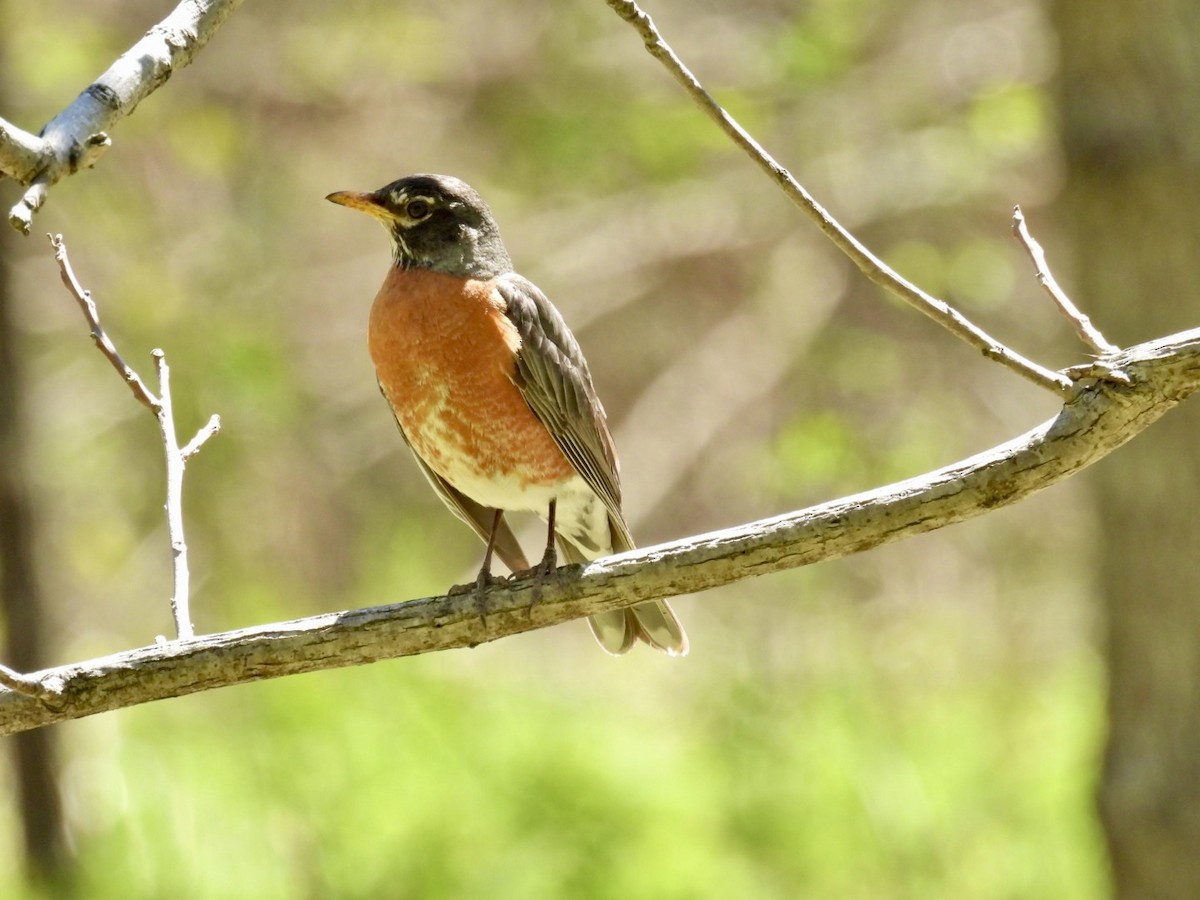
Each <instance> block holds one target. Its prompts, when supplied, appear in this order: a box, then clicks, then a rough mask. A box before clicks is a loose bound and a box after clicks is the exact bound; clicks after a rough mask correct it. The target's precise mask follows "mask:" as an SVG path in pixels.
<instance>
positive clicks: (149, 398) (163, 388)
mask: <svg viewBox="0 0 1200 900" xmlns="http://www.w3.org/2000/svg"><path fill="white" fill-rule="evenodd" d="M47 236H48V237H49V238H50V244H51V246H53V247H54V259H55V261H56V262H57V263H58V267H59V270H60V272H61V273H62V280H63V284H65V285H66V286H67V290H69V291H70V292H71V295H72V296H73V297H74V298H75V300H76V302H77V303H78V304H79V308H80V310H81V311H82V312H83V317H84V318H85V319H86V320H87V323H88V327H89V328H90V329H91V334H92V341H93V342H94V343H95V345H96V347H97V348H99V350H100V352H101V353H103V354H104V357H105V358H106V359H107V360H108V361H109V362H110V363H112V366H113V368H114V369H116V370H117V372H118V373H119V374H120V375H121V378H122V379H123V380H124V381H125V383H126V384H127V385H129V389H130V390H131V391H132V392H133V396H134V397H135V398H136V399H137V401H138V402H139V403H141V404H142V405H143V406H145V407H146V408H147V409H149V410H150V411H151V412H153V413H154V417H155V419H157V420H158V430H159V433H160V435H161V436H162V442H163V454H164V456H165V457H166V463H167V503H166V508H167V531H168V534H169V536H170V540H171V556H172V560H173V569H174V576H175V577H174V590H173V591H172V594H171V614H172V615H173V616H174V618H175V632H176V634H177V635H178V637H179V638H180V639H181V640H182V639H185V638H190V637H194V636H195V633H196V632H195V629H194V628H193V627H192V619H191V613H190V611H189V594H190V587H189V583H190V574H189V569H188V550H187V542H186V541H185V540H184V535H183V470H184V467H185V465H186V464H187V461H188V459H189V458H190V457H192V456H194V455H195V454H196V453H197V452H199V450H200V448H201V447H202V446H203V445H204V442H205V441H207V440H208V439H209V438H210V437H212V436H213V435H214V434H216V433H217V432H218V431H219V430H220V428H221V419H220V417H219V416H216V415H214V416H212V418H210V419H209V420H208V423H207V424H206V425H205V426H204V427H203V428H201V429H200V430H199V431H198V432H196V436H195V437H193V438H192V439H191V440H190V441H188V443H187V444H186V445H184V446H183V447H180V446H179V437H178V435H177V434H176V432H175V417H174V413H173V411H172V407H171V370H170V369H169V368H168V366H167V359H166V355H165V354H164V353H163V351H162V350H158V349H156V350H154V351H153V352H152V353H151V356H152V357H153V358H154V367H155V370H156V371H157V373H158V395H157V396H156V395H155V394H154V392H153V391H151V390H150V388H149V387H147V386H146V383H145V382H144V381H143V380H142V378H141V376H140V375H138V373H137V372H135V371H134V370H133V368H132V367H130V365H129V364H128V363H126V362H125V360H124V359H122V357H121V354H120V353H118V352H117V348H116V346H115V345H114V344H113V342H112V339H111V338H109V336H108V334H107V333H106V332H105V331H104V328H103V326H101V324H100V314H99V312H98V310H97V309H96V303H95V301H93V300H92V294H91V291H87V290H84V288H83V286H82V285H81V284H80V283H79V279H77V278H76V277H75V272H74V270H73V269H72V268H71V261H70V260H69V259H68V258H67V246H66V244H65V243H64V242H63V238H62V235H61V234H56V235H47Z"/></svg>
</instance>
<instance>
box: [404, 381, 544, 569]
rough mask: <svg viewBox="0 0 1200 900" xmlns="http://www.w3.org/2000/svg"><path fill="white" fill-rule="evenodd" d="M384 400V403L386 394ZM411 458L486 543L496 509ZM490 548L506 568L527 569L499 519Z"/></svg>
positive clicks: (514, 540) (512, 537)
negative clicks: (453, 485)
mask: <svg viewBox="0 0 1200 900" xmlns="http://www.w3.org/2000/svg"><path fill="white" fill-rule="evenodd" d="M380 393H383V389H382V388H380ZM383 399H384V400H387V395H386V394H385V395H384V398H383ZM388 408H389V409H390V408H391V403H390V402H389V403H388ZM399 426H400V423H399V421H397V422H396V430H397V431H399V432H400V437H402V438H404V443H405V445H406V446H407V447H408V449H409V450H412V444H410V443H409V441H408V435H406V434H405V433H404V429H403V428H401V427H399ZM413 459H415V460H416V461H417V465H419V466H420V467H421V472H422V473H423V474H424V475H425V478H426V479H427V480H428V481H429V483H430V484H431V485H433V489H434V491H436V492H437V495H438V496H439V497H441V498H442V502H443V503H445V504H446V506H447V507H449V509H450V512H452V513H454V515H456V516H458V517H459V518H460V519H462V520H463V521H464V522H466V523H467V524H468V525H470V526H471V529H472V530H473V531H474V532H475V533H476V534H477V535H479V537H480V539H481V540H482V541H483V542H484V543H485V544H486V543H487V541H488V535H489V532H490V531H491V528H492V522H493V521H494V520H495V516H496V510H495V509H493V508H492V507H490V506H484V505H483V504H481V503H476V502H475V501H474V500H472V499H471V498H470V497H468V496H467V495H466V494H463V493H461V492H460V491H457V490H455V489H454V488H453V487H452V486H451V485H450V483H449V482H448V481H446V480H445V479H444V478H442V476H440V475H439V474H438V473H437V472H435V471H433V469H431V468H429V465H428V464H427V463H426V462H425V460H423V459H421V456H420V454H418V453H417V452H416V451H415V450H413ZM492 546H493V549H494V551H495V553H496V555H497V556H498V557H500V560H501V561H502V562H503V563H504V564H505V565H506V566H508V568H509V570H510V571H513V572H520V571H523V570H525V569H528V568H529V561H528V560H527V559H526V558H525V553H524V552H523V551H522V550H521V545H520V543H519V542H518V541H517V537H516V535H514V534H513V532H512V529H511V528H509V527H508V523H507V522H505V521H504V520H503V519H501V520H500V526H499V527H498V528H497V529H496V537H495V541H494V542H493V544H492Z"/></svg>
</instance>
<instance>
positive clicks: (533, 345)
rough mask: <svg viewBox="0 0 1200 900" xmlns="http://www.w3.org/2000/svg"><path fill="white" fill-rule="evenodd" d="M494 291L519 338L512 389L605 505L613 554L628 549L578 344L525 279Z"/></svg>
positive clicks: (515, 278)
mask: <svg viewBox="0 0 1200 900" xmlns="http://www.w3.org/2000/svg"><path fill="white" fill-rule="evenodd" d="M496 290H497V291H498V292H499V293H500V297H501V298H502V299H503V300H504V303H505V311H506V313H507V315H508V318H509V319H510V320H512V322H513V324H514V325H515V326H516V328H517V333H518V334H519V335H520V336H521V348H520V350H518V351H517V367H516V374H515V378H514V380H515V381H516V384H517V387H518V388H520V390H521V394H522V395H523V396H524V398H525V402H526V403H528V404H529V407H530V409H532V410H533V412H534V414H535V415H536V416H537V417H538V418H539V419H541V421H542V423H543V424H544V425H545V426H546V428H547V429H548V430H549V432H550V434H551V436H553V438H554V441H555V443H556V444H558V446H559V448H560V449H561V450H562V452H563V453H564V454H565V455H566V457H567V459H568V460H570V462H571V465H573V466H574V467H575V469H576V471H578V472H579V474H580V475H582V476H583V479H584V481H586V482H587V484H588V487H590V488H591V489H592V490H593V491H595V492H596V495H597V496H598V497H599V498H600V499H601V500H602V501H603V502H604V505H605V507H606V508H607V509H608V518H609V523H610V525H611V531H612V540H613V550H614V551H616V552H618V553H619V552H621V551H623V550H631V549H633V546H634V544H633V538H632V537H631V536H630V534H629V527H628V526H627V525H626V524H625V519H624V517H623V516H622V514H621V475H620V468H619V465H618V463H617V453H616V449H615V448H614V447H613V440H612V435H611V434H610V433H609V430H608V422H607V420H606V417H605V415H604V407H603V406H601V405H600V401H599V399H597V397H596V391H595V389H594V388H593V387H592V376H591V373H590V372H589V371H588V366H587V361H586V360H585V359H584V358H583V351H582V350H580V349H579V343H578V342H577V341H576V340H575V336H574V335H573V334H571V330H570V329H569V328H568V327H567V323H566V322H565V321H563V317H562V315H560V314H559V312H558V310H557V309H555V308H554V306H553V305H552V304H551V303H550V301H549V300H548V299H546V295H545V294H543V293H542V292H541V291H540V290H538V288H537V286H536V285H534V284H533V283H532V282H531V281H529V280H528V279H525V278H522V277H521V276H520V275H517V274H515V273H510V274H508V275H503V276H501V277H500V278H498V279H496Z"/></svg>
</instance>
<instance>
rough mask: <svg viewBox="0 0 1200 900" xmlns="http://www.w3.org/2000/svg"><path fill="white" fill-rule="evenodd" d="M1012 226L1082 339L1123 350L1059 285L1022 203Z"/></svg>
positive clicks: (1096, 345) (1097, 348)
mask: <svg viewBox="0 0 1200 900" xmlns="http://www.w3.org/2000/svg"><path fill="white" fill-rule="evenodd" d="M1012 228H1013V235H1014V236H1015V237H1016V239H1017V240H1018V241H1019V242H1020V243H1021V246H1022V247H1024V248H1025V252H1026V253H1028V254H1029V258H1030V260H1032V261H1033V270H1034V274H1035V275H1036V276H1037V280H1038V284H1040V285H1041V286H1042V288H1043V289H1044V290H1045V291H1046V293H1047V294H1049V295H1050V299H1051V300H1053V301H1054V305H1055V306H1057V307H1058V311H1059V312H1061V313H1062V314H1063V315H1064V316H1066V317H1067V320H1068V321H1069V322H1070V323H1071V324H1072V325H1073V326H1074V327H1075V333H1076V334H1078V335H1079V339H1080V340H1081V341H1083V342H1084V343H1085V344H1087V345H1088V346H1089V347H1091V348H1092V349H1093V350H1095V351H1096V352H1097V353H1099V354H1101V355H1104V354H1108V353H1116V352H1117V351H1118V350H1120V349H1121V348H1120V347H1118V346H1116V345H1115V344H1110V343H1109V342H1108V341H1107V340H1105V339H1104V335H1102V334H1101V333H1100V330H1099V329H1098V328H1096V326H1094V325H1093V324H1092V320H1091V319H1089V318H1088V317H1087V316H1086V315H1084V314H1083V313H1082V312H1080V310H1079V308H1078V307H1077V306H1076V305H1075V304H1074V303H1072V302H1071V298H1070V297H1068V296H1067V294H1066V292H1065V291H1064V290H1063V289H1062V288H1060V287H1059V286H1058V282H1057V281H1056V280H1055V278H1054V275H1052V274H1051V272H1050V266H1049V264H1048V263H1047V262H1046V251H1044V250H1043V249H1042V245H1041V244H1039V243H1038V242H1037V241H1036V240H1035V239H1034V237H1033V235H1032V234H1030V233H1029V226H1028V225H1026V224H1025V214H1024V213H1023V212H1021V207H1019V206H1014V207H1013V224H1012Z"/></svg>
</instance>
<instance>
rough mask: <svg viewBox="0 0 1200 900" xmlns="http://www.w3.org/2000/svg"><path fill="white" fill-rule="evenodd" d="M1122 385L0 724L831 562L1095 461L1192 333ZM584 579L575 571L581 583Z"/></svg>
mask: <svg viewBox="0 0 1200 900" xmlns="http://www.w3.org/2000/svg"><path fill="white" fill-rule="evenodd" d="M1110 362H1111V363H1112V364H1113V365H1115V366H1117V367H1119V368H1120V370H1121V372H1122V374H1123V375H1124V376H1125V377H1126V378H1127V383H1122V384H1115V383H1110V382H1107V381H1102V382H1090V383H1087V384H1083V385H1081V386H1080V389H1079V390H1078V391H1077V393H1076V394H1075V396H1074V397H1072V398H1071V399H1070V401H1069V402H1068V403H1067V405H1066V406H1065V407H1064V408H1063V410H1062V411H1061V412H1060V413H1059V415H1057V416H1056V417H1055V418H1053V419H1051V420H1050V421H1049V422H1047V423H1045V424H1044V425H1042V426H1041V427H1039V428H1036V429H1034V430H1033V431H1030V432H1029V433H1028V434H1025V435H1022V436H1021V437H1019V438H1016V439H1014V440H1012V441H1010V442H1009V443H1007V444H1004V445H1001V446H1000V447H996V448H993V449H992V450H989V451H987V452H986V453H981V454H979V455H977V456H975V457H972V458H971V459H967V460H964V461H962V462H960V463H956V464H954V465H952V466H947V467H946V468H944V469H939V470H938V471H936V472H931V473H929V474H928V475H923V476H921V477H920V478H913V479H910V480H908V481H903V482H900V483H898V484H894V485H889V486H888V487H884V488H880V489H878V490H874V491H868V492H866V493H863V494H856V495H854V496H852V497H846V498H843V499H841V500H834V501H832V502H829V503H824V504H821V505H820V506H815V507H812V508H810V509H805V510H800V511H798V512H793V513H788V514H786V515H782V516H778V517H776V518H774V519H767V520H763V521H761V522H752V523H750V524H747V525H742V526H740V527H738V528H731V529H728V530H726V531H719V532H713V533H711V534H706V535H700V536H697V537H692V538H687V539H685V540H681V541H675V542H673V543H671V544H662V545H659V546H657V547H648V548H645V549H642V550H638V551H635V552H630V553H623V554H620V555H619V556H613V557H608V558H607V559H602V560H598V561H597V562H595V563H592V564H590V565H588V566H587V567H586V568H584V569H582V570H581V569H579V568H578V567H576V568H573V569H568V570H565V571H562V572H560V573H559V576H558V577H557V578H555V579H553V580H552V581H547V582H546V583H544V584H538V583H536V582H535V581H533V580H531V579H525V580H521V581H513V582H509V583H508V584H506V585H504V586H501V587H498V588H492V589H490V590H489V591H488V592H487V617H486V620H485V619H483V618H481V616H480V614H479V606H478V598H477V597H476V596H475V595H474V594H472V593H466V594H458V595H453V596H447V597H432V598H426V599H422V600H413V601H410V602H408V603H401V604H396V605H393V606H383V607H374V608H370V609H362V610H355V611H352V612H346V613H330V614H326V615H322V616H314V617H312V618H309V619H301V620H297V621H294V622H283V623H278V624H273V625H264V626H260V627H257V628H250V629H244V630H242V631H233V632H226V633H223V634H215V635H209V636H206V637H201V638H195V639H192V640H184V641H173V642H169V643H164V644H163V645H161V646H155V647H146V648H142V649H139V650H133V651H129V652H127V653H121V654H117V655H115V656H110V657H106V658H104V659H98V660H91V661H89V662H85V663H77V664H73V665H69V666H60V667H58V668H56V669H50V670H46V671H44V672H41V673H37V677H38V680H39V682H40V685H41V688H42V690H43V696H41V697H36V696H28V695H25V694H20V693H15V692H13V691H11V690H0V733H14V732H19V731H25V730H28V729H31V728H37V727H39V726H42V725H46V724H49V723H52V722H58V721H62V720H64V719H71V718H78V717H80V716H87V715H92V714H95V713H98V712H105V711H107V710H112V709H119V708H121V707H125V706H131V705H133V704H137V703H145V702H148V701H151V700H158V699H163V698H166V697H175V696H180V695H182V694H189V693H194V692H197V691H203V690H209V689H212V688H217V687H223V686H226V685H232V684H241V683H244V682H248V681H255V680H259V679H264V678H276V677H280V676H283V675H291V674H296V673H299V672H307V671H313V670H317V669H329V668H335V667H339V666H350V665H361V664H364V663H369V662H375V661H376V660H380V659H387V658H391V657H397V656H408V655H413V654H417V653H426V652H430V651H435V650H445V649H449V648H452V647H468V646H474V645H476V644H479V643H482V642H484V641H491V640H496V639H497V638H501V637H505V636H506V635H510V634H516V633H518V632H522V631H530V630H532V629H534V628H542V627H546V626H549V625H555V624H558V623H560V622H565V621H568V620H570V619H576V618H580V617H582V616H586V615H592V614H594V613H597V612H601V611H604V610H609V609H617V608H620V607H625V606H632V605H633V604H635V603H641V602H645V601H646V600H650V599H653V598H656V597H670V596H674V595H677V594H683V593H692V592H695V591H701V590H706V589H708V588H712V587H718V586H720V585H723V584H729V583H731V582H734V581H739V580H742V579H745V578H752V577H755V576H758V575H764V574H767V573H769V572H776V571H782V570H784V569H789V568H795V567H797V566H803V565H808V564H810V563H814V562H820V561H822V560H826V559H835V558H837V557H840V556H846V555H848V554H851V553H858V552H861V551H863V550H867V549H870V548H871V547H875V546H878V545H880V544H884V543H889V542H891V541H896V540H900V539H902V538H904V537H909V536H911V535H915V534H922V533H924V532H927V531H932V530H934V529H936V528H941V527H944V526H946V525H951V524H953V523H955V522H960V521H963V520H964V519H967V518H970V517H972V516H976V515H980V514H982V513H985V512H987V511H988V510H991V509H995V508H997V507H1000V506H1005V505H1007V504H1009V503H1014V502H1016V501H1017V500H1020V499H1022V498H1023V497H1026V496H1028V495H1029V494H1031V493H1033V492H1035V491H1038V490H1041V489H1042V488H1044V487H1048V486H1049V485H1051V484H1054V483H1055V482H1056V481H1059V480H1061V479H1063V478H1066V477H1068V476H1069V475H1071V474H1072V473H1074V472H1077V471H1078V470H1079V469H1081V468H1083V467H1084V466H1087V465H1089V464H1090V463H1092V462H1095V461H1096V460H1098V459H1100V458H1101V457H1103V456H1105V455H1106V454H1108V453H1110V452H1111V451H1112V450H1114V449H1116V448H1117V447H1119V446H1120V445H1121V444H1123V443H1125V442H1126V441H1128V440H1129V439H1130V438H1132V437H1133V436H1134V435H1136V434H1138V433H1139V432H1140V431H1142V430H1143V429H1145V428H1147V427H1148V426H1150V425H1151V424H1152V423H1153V422H1155V421H1156V420H1157V419H1158V418H1159V417H1160V416H1162V415H1163V414H1164V413H1165V412H1167V411H1168V410H1170V409H1171V408H1172V407H1173V406H1175V405H1176V404H1177V403H1179V402H1180V401H1181V400H1183V399H1184V398H1186V397H1187V396H1189V395H1190V394H1192V393H1194V392H1196V391H1197V390H1200V330H1195V331H1190V332H1186V333H1184V334H1179V335H1175V336H1173V337H1172V338H1164V339H1163V340H1160V341H1154V342H1151V343H1148V344H1144V345H1141V346H1138V347H1132V348H1130V349H1129V350H1128V351H1125V352H1124V353H1121V354H1117V355H1116V356H1114V357H1111V358H1110ZM581 576H584V577H581Z"/></svg>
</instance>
